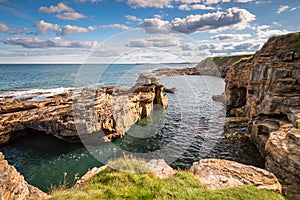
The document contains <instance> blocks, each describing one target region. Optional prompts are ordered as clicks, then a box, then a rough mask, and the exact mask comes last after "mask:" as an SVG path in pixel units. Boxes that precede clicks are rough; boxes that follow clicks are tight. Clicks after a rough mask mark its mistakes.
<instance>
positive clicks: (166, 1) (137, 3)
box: [126, 0, 172, 8]
mask: <svg viewBox="0 0 300 200" xmlns="http://www.w3.org/2000/svg"><path fill="white" fill-rule="evenodd" d="M171 1H172V0H155V1H150V0H126V2H127V4H128V5H130V6H132V7H134V8H138V7H141V8H148V7H152V8H165V7H166V8H171V7H172V6H171Z"/></svg>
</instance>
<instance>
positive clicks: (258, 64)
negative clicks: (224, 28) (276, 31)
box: [226, 33, 300, 199]
mask: <svg viewBox="0 0 300 200" xmlns="http://www.w3.org/2000/svg"><path fill="white" fill-rule="evenodd" d="M299 47H300V33H293V34H289V35H285V36H280V37H273V38H271V39H270V40H269V41H268V42H267V43H266V44H265V45H264V46H263V47H262V49H261V50H260V51H259V52H257V53H256V54H255V55H254V56H253V58H249V59H242V60H240V61H239V62H237V63H235V64H234V65H232V66H231V67H230V68H229V69H228V71H227V75H226V102H227V105H228V109H229V112H228V113H229V115H233V116H246V117H248V118H249V119H250V122H249V130H250V133H251V138H252V140H253V141H254V143H255V144H256V145H257V147H258V149H259V150H260V152H261V153H262V155H263V156H264V157H265V158H266V169H267V170H269V171H271V172H273V173H274V174H275V175H276V176H277V177H278V178H279V180H280V182H281V183H282V185H283V192H284V193H285V194H288V195H291V196H293V197H295V198H296V199H300V181H299V180H300V156H299V155H300V142H299V141H300V127H299V122H300V48H299Z"/></svg>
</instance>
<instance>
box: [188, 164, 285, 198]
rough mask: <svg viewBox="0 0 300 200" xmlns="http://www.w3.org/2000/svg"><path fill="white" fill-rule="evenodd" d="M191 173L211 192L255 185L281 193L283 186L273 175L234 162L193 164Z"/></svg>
mask: <svg viewBox="0 0 300 200" xmlns="http://www.w3.org/2000/svg"><path fill="white" fill-rule="evenodd" d="M190 171H191V172H193V173H194V175H195V176H196V177H197V178H198V179H199V180H200V182H201V183H203V184H204V185H206V186H207V188H208V189H211V190H215V189H222V188H229V187H237V186H245V185H253V186H256V187H257V188H260V189H268V190H272V191H275V192H280V193H281V185H280V183H279V181H278V180H277V178H276V177H275V176H274V175H273V174H272V173H270V172H268V171H266V170H263V169H260V168H257V167H253V166H247V165H243V164H240V163H237V162H233V161H227V160H218V159H204V160H200V161H198V162H195V163H193V166H192V167H191V168H190Z"/></svg>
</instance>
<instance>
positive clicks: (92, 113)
mask: <svg viewBox="0 0 300 200" xmlns="http://www.w3.org/2000/svg"><path fill="white" fill-rule="evenodd" d="M150 79H151V78H150ZM151 80H152V79H151ZM155 80H156V79H153V80H152V81H153V83H152V82H151V84H147V85H145V84H144V85H139V84H137V85H135V86H134V87H132V88H129V89H128V88H121V87H103V88H98V89H92V88H89V89H82V90H80V89H77V90H72V91H69V92H67V93H64V94H59V95H55V96H52V97H48V98H46V99H44V100H40V101H30V100H31V98H32V97H31V98H27V99H26V98H25V99H14V98H6V99H4V100H2V101H0V108H1V110H0V145H1V144H5V143H7V142H9V141H10V139H13V138H15V137H18V136H19V135H20V134H19V133H20V132H21V131H24V130H26V129H33V130H37V131H41V132H44V133H46V134H50V135H53V136H54V137H57V138H59V139H62V140H65V141H68V142H82V140H84V142H85V143H89V144H93V143H97V142H103V141H110V140H112V139H114V138H118V137H122V136H123V135H124V134H125V132H127V131H128V130H129V128H130V127H131V126H132V125H133V124H135V123H136V122H137V121H138V120H140V119H141V118H143V117H147V116H149V115H150V114H151V112H152V110H153V106H154V104H159V105H161V107H162V108H166V107H167V106H168V98H167V96H166V95H165V94H164V87H163V86H162V85H160V84H157V83H156V82H155ZM32 96H34V97H38V96H39V94H32Z"/></svg>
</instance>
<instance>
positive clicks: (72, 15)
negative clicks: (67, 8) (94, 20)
mask: <svg viewBox="0 0 300 200" xmlns="http://www.w3.org/2000/svg"><path fill="white" fill-rule="evenodd" d="M56 17H57V18H58V19H63V20H77V19H82V18H86V16H85V15H83V14H80V13H78V12H74V11H72V12H64V13H62V14H57V15H56Z"/></svg>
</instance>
